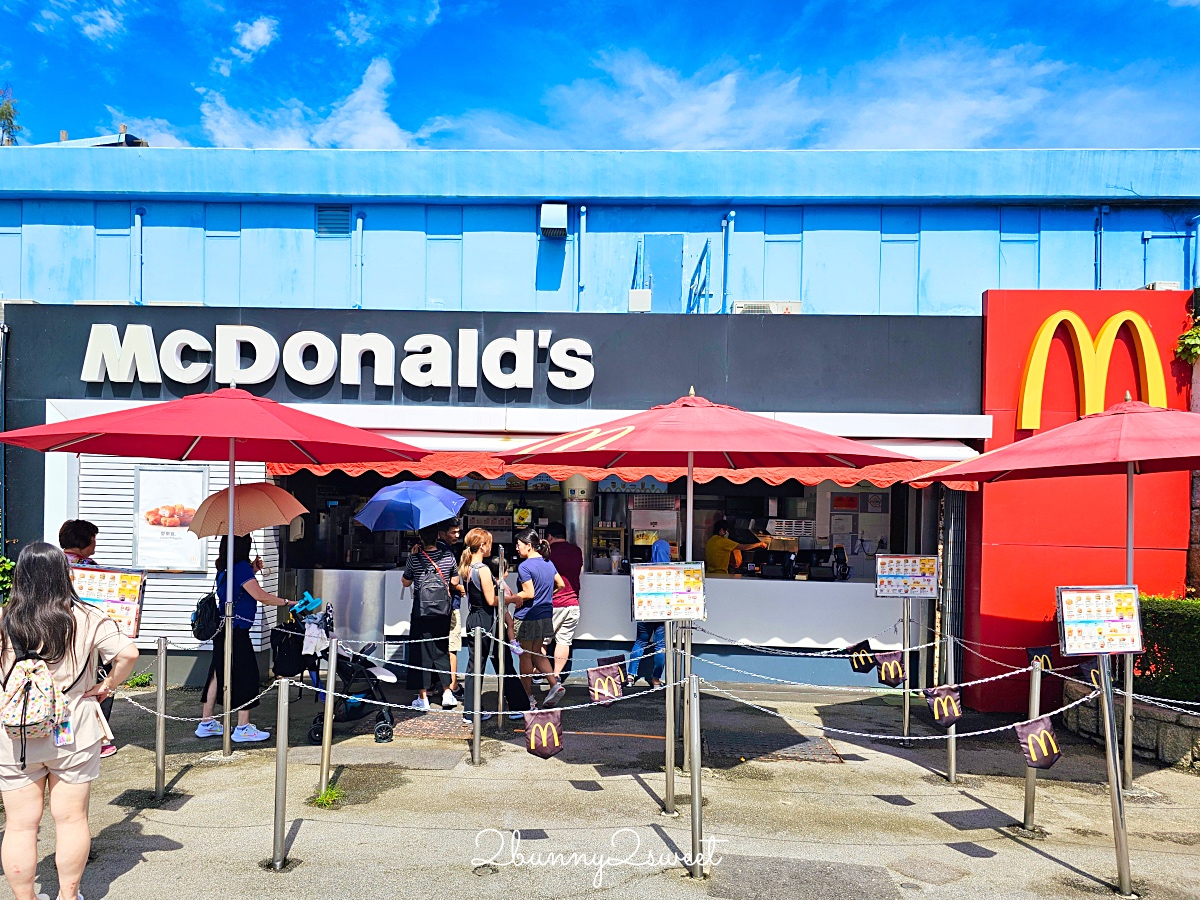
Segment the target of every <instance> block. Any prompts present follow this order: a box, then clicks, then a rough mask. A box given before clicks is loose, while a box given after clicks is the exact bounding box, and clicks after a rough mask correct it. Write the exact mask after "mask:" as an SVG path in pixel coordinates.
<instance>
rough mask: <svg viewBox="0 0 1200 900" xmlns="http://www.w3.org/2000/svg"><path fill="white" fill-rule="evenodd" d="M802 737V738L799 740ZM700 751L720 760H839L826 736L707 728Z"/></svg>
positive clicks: (838, 761)
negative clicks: (712, 729)
mask: <svg viewBox="0 0 1200 900" xmlns="http://www.w3.org/2000/svg"><path fill="white" fill-rule="evenodd" d="M797 738H799V740H796V739H797ZM701 741H702V743H701V752H702V753H703V754H704V755H705V757H715V758H717V759H736V760H742V759H747V760H750V759H754V760H761V761H764V762H771V761H777V762H782V761H787V762H822V763H840V762H841V761H842V758H841V757H840V756H838V753H837V751H836V750H834V749H833V744H831V743H829V741H827V740H826V739H825V738H823V737H804V736H803V735H798V734H795V733H792V734H758V733H753V732H750V733H747V732H741V731H711V730H710V731H705V732H704V733H703V734H702V735H701Z"/></svg>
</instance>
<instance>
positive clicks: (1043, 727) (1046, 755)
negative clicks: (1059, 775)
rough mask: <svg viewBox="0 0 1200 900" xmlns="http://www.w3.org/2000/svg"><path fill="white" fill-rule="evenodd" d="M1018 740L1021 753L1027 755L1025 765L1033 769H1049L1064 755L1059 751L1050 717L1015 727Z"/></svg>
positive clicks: (1043, 717)
mask: <svg viewBox="0 0 1200 900" xmlns="http://www.w3.org/2000/svg"><path fill="white" fill-rule="evenodd" d="M1014 727H1015V728H1016V732H1017V740H1019V741H1020V742H1021V752H1022V753H1023V754H1024V755H1025V764H1026V765H1027V766H1029V768H1031V769H1049V768H1050V767H1051V766H1053V765H1054V764H1055V763H1056V762H1058V760H1059V757H1061V756H1062V753H1060V752H1059V749H1058V739H1057V738H1056V737H1055V736H1054V725H1052V724H1051V722H1050V718H1049V716H1042V717H1041V718H1040V719H1034V720H1033V721H1032V722H1027V723H1024V724H1020V725H1016V726H1014Z"/></svg>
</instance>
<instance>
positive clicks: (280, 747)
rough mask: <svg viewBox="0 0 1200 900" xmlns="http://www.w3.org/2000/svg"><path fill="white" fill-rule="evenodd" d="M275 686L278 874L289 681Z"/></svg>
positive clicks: (282, 854)
mask: <svg viewBox="0 0 1200 900" xmlns="http://www.w3.org/2000/svg"><path fill="white" fill-rule="evenodd" d="M275 684H276V686H277V687H278V689H279V691H278V697H277V699H276V704H277V706H276V712H275V840H274V843H273V845H272V848H271V865H272V867H274V869H275V871H276V872H278V871H279V870H280V869H282V868H283V864H284V862H285V861H286V860H285V850H284V846H283V838H284V833H285V831H286V826H287V822H286V819H287V757H288V685H289V681H288V680H287V679H286V678H280V679H279V680H278V681H277V682H276V683H275ZM326 687H328V686H326Z"/></svg>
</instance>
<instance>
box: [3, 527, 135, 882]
mask: <svg viewBox="0 0 1200 900" xmlns="http://www.w3.org/2000/svg"><path fill="white" fill-rule="evenodd" d="M97 656H99V657H100V659H101V660H102V661H103V662H104V663H106V664H107V665H108V667H109V672H108V676H107V677H106V678H104V679H103V680H102V681H97V678H96V657H97ZM137 658H138V652H137V649H136V648H135V647H134V646H133V642H132V641H130V640H129V639H128V638H127V637H125V636H124V635H122V634H121V632H120V630H119V629H118V628H117V623H116V622H114V621H113V620H112V619H110V618H109V617H108V616H106V615H104V613H102V612H100V611H99V610H98V609H96V608H94V607H92V606H89V605H88V604H86V603H82V602H80V600H79V596H78V595H77V594H76V593H75V588H74V586H73V585H72V583H71V567H70V565H69V564H68V562H67V557H66V556H65V555H64V554H63V552H62V551H61V550H59V549H58V548H57V547H54V546H51V545H50V544H46V543H43V542H41V541H35V542H33V543H32V544H29V545H28V546H27V547H25V549H24V550H22V551H21V555H20V556H18V557H17V565H16V568H15V569H14V570H13V578H12V590H11V591H10V592H9V599H8V605H7V606H5V607H4V609H3V610H0V678H2V680H3V684H4V686H5V691H6V692H7V686H8V683H9V680H10V678H11V677H12V675H13V670H14V669H15V668H16V666H17V662H18V661H21V660H26V659H29V660H38V659H40V660H41V661H42V662H44V663H45V664H46V668H47V670H48V671H49V672H50V675H51V677H52V678H53V680H54V684H55V686H56V687H57V688H58V689H59V690H61V691H62V692H63V693H64V694H65V697H66V707H67V713H68V719H67V721H68V722H69V723H70V727H69V728H67V729H65V730H64V729H60V730H59V732H58V734H52V735H49V736H47V737H29V736H28V735H26V734H22V733H16V734H14V733H11V732H10V731H9V730H8V729H7V728H4V729H0V793H2V795H3V799H4V812H5V825H4V843H3V846H2V847H0V862H3V865H4V876H5V878H7V879H8V883H9V886H10V887H12V891H13V895H14V897H15V898H16V900H35V898H37V897H38V896H39V895H38V894H36V893H35V890H34V883H33V879H34V875H35V874H36V872H37V838H38V826H39V825H40V824H41V821H42V814H43V812H44V811H45V804H46V797H47V795H48V796H49V798H50V815H51V816H52V817H53V818H54V833H55V854H54V862H55V866H56V867H57V869H58V896H59V897H60V898H61V900H77V898H80V894H79V881H80V879H81V878H82V877H83V869H84V866H86V865H87V858H88V852H89V851H90V849H91V844H92V837H91V832H90V830H89V827H88V800H89V798H90V796H91V787H92V782H93V781H94V780H95V779H96V778H97V776H99V774H100V747H101V745H102V744H103V743H104V741H105V740H106V739H108V740H111V735H110V734H109V732H108V725H107V723H106V721H105V719H104V717H103V716H102V715H101V713H100V703H101V702H102V701H103V700H105V699H107V697H108V696H109V694H111V693H112V691H113V689H114V688H115V687H116V686H117V685H119V684H122V683H124V681H125V679H126V678H128V677H129V673H130V672H131V671H133V666H134V663H136V662H137ZM41 896H45V895H41Z"/></svg>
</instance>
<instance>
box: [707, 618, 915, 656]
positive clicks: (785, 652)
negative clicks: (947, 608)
mask: <svg viewBox="0 0 1200 900" xmlns="http://www.w3.org/2000/svg"><path fill="white" fill-rule="evenodd" d="M895 627H896V626H895V625H891V626H889V627H888V628H885V629H883V631H880V632H878V633H877V634H873V635H871V637H869V638H866V640H868V641H869V640H871V638H876V637H879V635H880V634H883V633H884V632H886V631H890V630H892V629H894V628H895ZM692 629H693V630H694V631H702V632H704V633H705V634H707V635H710V636H712V637H715V638H718V639H720V640H722V641H725V642H726V643H727V644H731V645H733V646H735V647H745V648H747V649H749V650H756V651H758V652H759V653H769V654H771V655H772V656H803V657H809V658H812V657H821V658H823V659H849V658H850V657H851V656H853V655H854V654H853V653H852V652H851V648H850V647H834V648H832V649H830V650H816V649H813V650H792V649H787V648H784V647H771V646H769V645H767V644H753V643H751V642H750V641H746V640H739V639H736V638H731V637H726V636H725V635H723V634H717V633H716V632H715V631H709V630H708V629H707V628H701V627H700V626H699V625H693V626H692ZM938 643H939V641H929V642H927V643H924V644H913V645H912V646H911V647H909V648H908V649H909V650H910V651H911V650H924V649H925V648H926V647H933V646H935V645H936V644H938ZM872 652H875V651H872ZM885 652H886V651H885Z"/></svg>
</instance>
